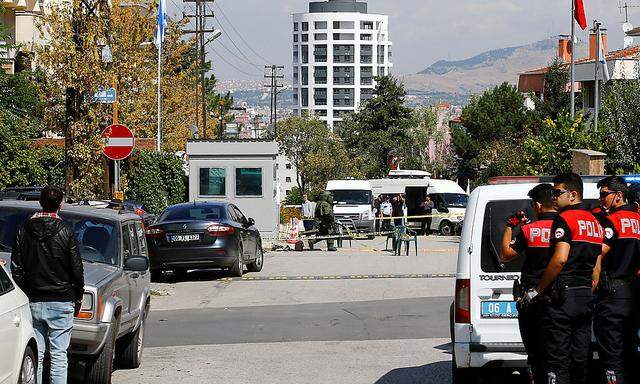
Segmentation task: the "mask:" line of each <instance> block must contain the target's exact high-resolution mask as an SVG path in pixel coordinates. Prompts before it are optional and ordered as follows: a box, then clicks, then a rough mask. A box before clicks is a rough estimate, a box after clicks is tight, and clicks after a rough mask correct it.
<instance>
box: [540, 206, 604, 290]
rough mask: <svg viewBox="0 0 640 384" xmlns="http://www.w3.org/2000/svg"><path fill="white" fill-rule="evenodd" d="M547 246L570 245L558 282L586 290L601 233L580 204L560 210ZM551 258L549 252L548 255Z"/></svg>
mask: <svg viewBox="0 0 640 384" xmlns="http://www.w3.org/2000/svg"><path fill="white" fill-rule="evenodd" d="M551 231H552V239H551V245H552V247H553V248H554V249H555V245H556V244H557V243H559V242H564V243H568V244H569V245H570V247H571V248H570V250H569V258H568V260H567V263H566V264H565V266H564V268H563V269H562V272H560V276H559V277H558V279H559V280H560V283H561V284H563V285H566V286H569V287H590V286H591V280H592V278H593V268H594V267H595V264H596V260H597V259H598V256H599V255H600V253H601V252H602V242H603V238H604V230H603V228H602V226H601V225H600V223H599V222H598V220H597V219H596V218H595V217H594V216H593V214H592V213H591V212H590V211H588V210H586V206H585V205H584V204H578V205H573V206H570V207H568V208H566V209H565V210H563V211H562V212H561V213H560V214H559V215H558V217H556V219H555V220H554V222H553V226H552V228H551ZM550 254H551V256H552V255H553V251H551V252H550Z"/></svg>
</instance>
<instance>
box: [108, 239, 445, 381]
mask: <svg viewBox="0 0 640 384" xmlns="http://www.w3.org/2000/svg"><path fill="white" fill-rule="evenodd" d="M457 245H458V244H457V239H456V238H453V237H452V238H446V237H436V236H431V237H428V238H420V241H419V244H418V248H419V249H418V256H416V255H415V253H414V251H413V250H412V253H411V256H393V255H392V254H391V253H390V252H387V251H385V250H384V249H385V239H383V238H379V239H376V240H372V241H357V242H356V241H354V242H353V243H352V246H351V248H349V246H348V244H345V248H342V249H340V250H339V251H338V252H336V253H328V252H323V251H306V252H268V253H267V254H266V257H265V267H264V269H263V271H262V272H260V273H257V274H252V273H249V274H246V275H245V277H244V278H242V279H231V278H228V277H227V276H226V275H225V274H224V273H222V272H220V271H193V272H190V273H189V274H188V275H187V277H186V278H185V280H182V281H176V280H174V278H173V276H172V275H171V274H167V275H165V277H164V280H163V281H162V282H161V283H154V284H152V285H153V287H152V288H153V289H154V292H155V293H156V295H155V296H154V297H153V301H152V307H153V310H152V312H151V314H150V316H149V319H148V323H147V337H146V347H145V351H144V361H143V365H142V367H141V368H139V369H137V370H129V371H125V370H118V371H116V372H115V373H114V379H113V382H114V383H115V384H120V383H153V384H160V383H175V382H176V381H178V380H179V381H180V383H181V384H188V383H202V382H224V383H261V384H262V383H284V382H286V383H376V384H379V383H399V384H417V383H434V382H438V383H450V382H451V362H450V361H451V355H450V353H449V325H448V323H449V306H450V305H451V301H452V298H451V296H452V293H453V287H454V278H453V275H452V274H453V273H455V264H456V253H457Z"/></svg>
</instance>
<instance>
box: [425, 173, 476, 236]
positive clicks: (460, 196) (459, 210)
mask: <svg viewBox="0 0 640 384" xmlns="http://www.w3.org/2000/svg"><path fill="white" fill-rule="evenodd" d="M427 193H428V194H429V197H431V201H433V203H434V205H435V209H434V211H433V213H434V214H443V215H448V217H434V218H433V221H432V222H431V230H433V231H438V232H440V233H441V234H443V235H453V234H454V232H455V228H456V227H457V226H458V224H460V223H461V222H462V220H464V216H465V213H466V211H467V202H468V200H469V196H468V195H467V193H466V192H465V191H464V189H462V188H461V187H460V186H459V185H458V183H456V182H455V181H451V180H439V179H430V180H429V190H428V191H427Z"/></svg>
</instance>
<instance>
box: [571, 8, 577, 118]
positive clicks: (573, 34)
mask: <svg viewBox="0 0 640 384" xmlns="http://www.w3.org/2000/svg"><path fill="white" fill-rule="evenodd" d="M575 14H576V2H575V0H571V70H570V72H571V74H570V81H571V119H572V120H573V119H574V118H575V116H576V92H575V81H574V79H575V70H576V61H575V60H576V55H575V52H576V50H575V41H576V22H575Z"/></svg>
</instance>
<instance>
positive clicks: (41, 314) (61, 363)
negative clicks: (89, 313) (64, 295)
mask: <svg viewBox="0 0 640 384" xmlns="http://www.w3.org/2000/svg"><path fill="white" fill-rule="evenodd" d="M29 305H30V307H31V316H32V317H33V328H34V330H35V333H36V338H37V341H38V383H42V366H43V364H42V363H43V361H44V353H45V349H46V345H47V340H48V341H49V353H50V355H51V373H50V383H51V384H66V383H67V368H68V366H69V363H68V361H67V349H69V344H70V343H71V331H72V330H73V303H71V302H42V303H30V304H29Z"/></svg>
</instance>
